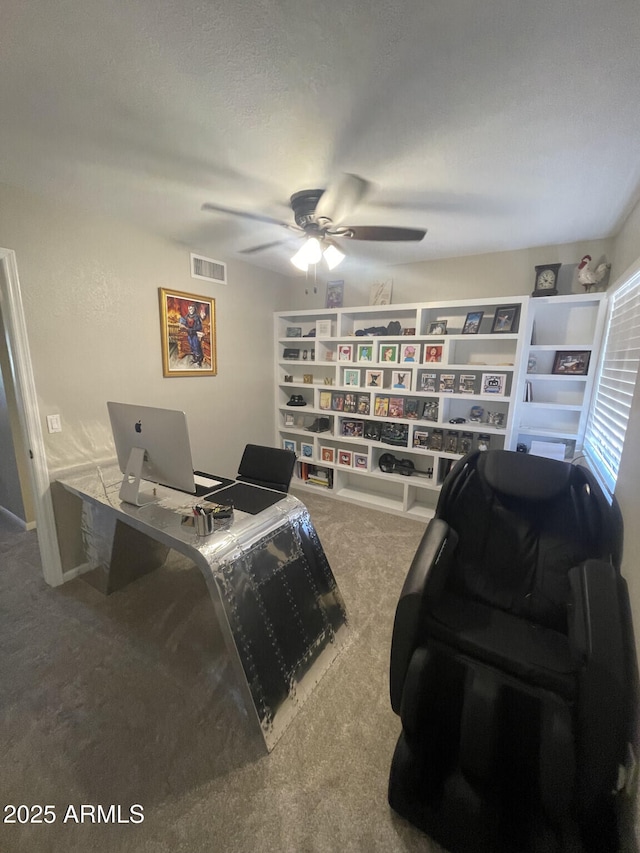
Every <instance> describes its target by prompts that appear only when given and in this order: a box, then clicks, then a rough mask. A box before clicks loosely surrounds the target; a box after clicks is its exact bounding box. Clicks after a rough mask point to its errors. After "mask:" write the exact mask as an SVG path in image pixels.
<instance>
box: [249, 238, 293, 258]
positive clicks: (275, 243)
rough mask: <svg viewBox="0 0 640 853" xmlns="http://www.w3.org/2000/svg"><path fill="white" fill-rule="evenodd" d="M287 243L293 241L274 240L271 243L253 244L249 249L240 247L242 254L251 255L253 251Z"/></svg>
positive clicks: (260, 250)
mask: <svg viewBox="0 0 640 853" xmlns="http://www.w3.org/2000/svg"><path fill="white" fill-rule="evenodd" d="M285 243H291V240H272V241H271V242H270V243H262V244H261V245H260V246H251V248H249V249H240V254H241V255H251V254H253V252H262V251H263V250H264V249H271V248H272V247H273V246H282V245H284V244H285Z"/></svg>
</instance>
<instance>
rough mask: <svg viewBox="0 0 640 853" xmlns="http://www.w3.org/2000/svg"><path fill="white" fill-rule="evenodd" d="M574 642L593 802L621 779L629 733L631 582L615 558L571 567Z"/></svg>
mask: <svg viewBox="0 0 640 853" xmlns="http://www.w3.org/2000/svg"><path fill="white" fill-rule="evenodd" d="M569 583H570V586H571V599H570V606H569V643H570V645H571V648H572V651H573V653H574V655H575V657H576V660H578V661H580V666H579V668H578V691H579V701H578V703H577V707H578V715H579V720H578V738H577V748H578V754H579V763H580V764H581V765H582V767H583V768H585V773H583V774H582V778H583V779H584V783H583V785H582V788H583V790H582V791H581V792H580V793H579V798H580V800H581V802H582V805H583V807H584V808H590V807H591V805H593V804H594V803H595V802H596V801H597V800H598V798H600V797H602V796H605V795H606V794H607V793H608V792H610V791H611V790H612V789H613V787H614V786H615V783H616V776H617V767H618V763H619V762H620V761H622V760H623V758H624V750H625V746H626V742H627V739H628V737H629V731H628V727H629V675H628V665H627V654H628V650H627V643H626V639H625V621H626V614H627V606H628V602H627V596H628V593H627V588H626V583H625V581H624V578H623V577H622V576H621V575H620V573H619V572H617V571H616V569H615V568H614V566H612V565H611V563H609V562H607V561H604V560H587V561H586V562H584V563H582V564H581V565H579V566H575V567H574V568H573V569H571V571H570V573H569Z"/></svg>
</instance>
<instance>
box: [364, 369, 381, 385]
mask: <svg viewBox="0 0 640 853" xmlns="http://www.w3.org/2000/svg"><path fill="white" fill-rule="evenodd" d="M364 384H365V386H366V387H367V388H382V386H383V379H382V371H381V370H367V372H366V373H365V375H364Z"/></svg>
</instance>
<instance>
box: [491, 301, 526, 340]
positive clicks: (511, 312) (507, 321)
mask: <svg viewBox="0 0 640 853" xmlns="http://www.w3.org/2000/svg"><path fill="white" fill-rule="evenodd" d="M519 315H520V306H519V305H502V306H501V307H500V308H496V313H495V314H494V315H493V325H492V326H491V334H492V335H493V334H496V333H497V334H503V335H504V334H510V333H511V332H517V331H518V317H519Z"/></svg>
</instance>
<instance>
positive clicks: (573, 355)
mask: <svg viewBox="0 0 640 853" xmlns="http://www.w3.org/2000/svg"><path fill="white" fill-rule="evenodd" d="M590 358H591V352H590V351H589V350H576V351H574V352H567V351H566V350H565V351H564V352H556V357H555V358H554V360H553V370H552V373H555V374H556V375H557V376H586V375H587V372H588V371H589V359H590Z"/></svg>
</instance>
